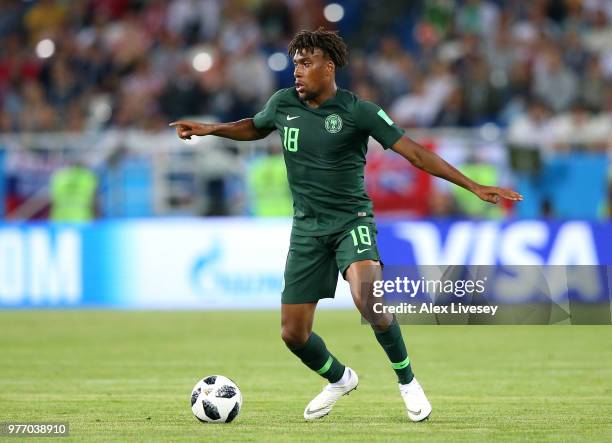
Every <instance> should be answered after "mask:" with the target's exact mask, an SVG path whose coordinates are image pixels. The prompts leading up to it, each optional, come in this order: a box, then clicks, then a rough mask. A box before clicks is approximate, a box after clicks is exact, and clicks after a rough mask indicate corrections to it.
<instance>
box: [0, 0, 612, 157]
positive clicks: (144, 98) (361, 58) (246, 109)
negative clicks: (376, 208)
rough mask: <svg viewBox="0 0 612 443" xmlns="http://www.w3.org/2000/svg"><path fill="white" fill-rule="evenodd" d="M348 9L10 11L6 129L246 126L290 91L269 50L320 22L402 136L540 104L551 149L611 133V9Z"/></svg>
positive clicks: (537, 4)
mask: <svg viewBox="0 0 612 443" xmlns="http://www.w3.org/2000/svg"><path fill="white" fill-rule="evenodd" d="M339 3H340V4H342V5H344V10H345V13H344V17H343V19H342V20H340V21H339V22H338V23H330V22H329V21H327V20H326V19H325V17H324V16H323V13H322V11H323V9H324V6H325V3H324V2H322V1H320V0H304V1H301V0H242V1H241V0H223V1H222V0H170V1H163V0H81V1H68V0H39V1H18V0H12V1H11V0H7V1H3V2H1V3H0V104H1V107H0V109H1V111H0V130H2V131H4V132H7V131H24V130H31V131H54V130H68V131H81V130H84V129H99V128H104V127H108V126H115V127H137V128H143V129H160V128H163V127H165V125H166V123H167V122H168V121H169V120H171V119H175V118H178V117H182V116H186V115H204V114H205V115H214V116H216V117H218V118H219V119H221V120H234V119H238V118H241V117H248V116H251V115H253V114H254V113H255V112H257V110H259V108H260V107H261V105H262V104H263V103H264V102H265V100H266V99H267V98H268V97H269V96H270V94H271V93H272V92H273V91H274V90H275V89H277V88H280V87H287V86H291V69H292V64H291V63H286V65H284V64H283V62H282V60H281V61H280V68H279V67H278V66H276V67H275V69H276V71H274V70H273V69H270V66H269V63H274V61H271V59H270V58H269V56H270V55H271V54H273V53H275V52H277V51H283V50H284V48H286V45H287V43H288V41H289V40H290V38H291V37H292V35H293V34H294V32H295V31H296V30H299V29H302V28H310V29H312V28H316V27H317V26H319V25H323V26H326V27H328V28H339V29H340V31H341V32H342V35H343V36H344V37H345V38H346V40H347V42H348V43H349V45H350V49H351V63H350V66H349V67H348V68H347V69H346V70H345V72H342V73H341V74H340V79H339V80H340V81H339V83H340V85H341V86H343V87H347V88H350V89H352V90H354V91H356V92H357V93H358V94H359V95H361V96H363V97H365V98H369V99H371V100H373V101H375V102H378V103H379V104H380V105H381V106H383V107H385V108H387V109H388V110H389V112H390V114H392V116H393V117H394V118H395V119H396V120H397V121H398V123H399V124H400V125H402V126H405V127H415V126H416V127H432V126H433V127H436V126H475V125H480V124H483V123H485V122H495V123H497V124H500V125H502V126H506V125H509V124H510V123H511V122H512V121H513V120H514V119H516V118H517V117H518V116H523V117H525V116H527V115H530V112H529V111H528V109H531V106H530V105H531V104H534V103H536V102H537V106H538V108H539V109H540V111H536V112H540V113H541V114H542V115H541V117H542V118H543V119H544V120H546V121H548V120H549V118H550V117H551V116H553V115H558V116H560V118H559V121H557V122H555V123H554V124H553V125H552V127H551V128H550V129H547V130H546V132H547V133H548V132H550V135H551V137H552V139H553V140H552V141H551V145H550V146H552V147H554V146H555V145H557V144H559V143H561V144H563V143H566V142H567V138H566V135H567V133H568V132H571V133H572V134H576V133H577V132H578V133H580V132H589V133H590V132H591V131H590V129H584V130H582V128H586V127H587V126H588V125H593V127H595V128H596V131H595V132H596V133H598V134H600V133H602V132H603V130H604V129H605V128H604V127H605V126H606V125H609V124H610V123H609V121H603V118H602V121H598V122H590V119H591V118H593V116H594V115H604V114H607V115H606V117H605V118H606V119H607V120H609V118H610V117H609V116H610V113H611V112H612V86H611V84H612V82H611V81H610V80H611V79H612V2H610V1H608V0H534V1H529V2H526V1H517V0H507V1H501V0H500V1H487V0H463V1H461V0H428V1H415V2H402V1H385V8H382V9H384V10H385V11H384V12H386V14H381V11H380V9H381V8H380V2H378V1H373V0H353V1H345V2H339ZM402 3H404V4H406V6H403V5H402ZM408 4H409V6H408ZM364 34H365V37H364ZM198 54H199V55H200V57H199V58H198V57H197V56H198ZM287 61H289V60H287ZM276 64H277V65H278V64H279V62H278V59H276ZM285 66H286V67H285ZM194 67H195V68H194ZM198 69H199V70H198ZM534 106H535V105H534ZM579 114H580V115H579ZM587 120H588V121H587ZM537 124H538V125H542V122H541V121H538V122H537ZM585 125H587V126H585ZM577 126H578V127H580V128H579V130H578V131H573V129H574V128H575V127H577ZM589 128H590V126H589ZM607 129H608V130H609V127H608V128H607ZM591 137H592V138H593V140H587V141H586V142H585V143H584V144H586V145H589V146H590V145H591V144H592V143H591V142H593V141H595V142H601V135H599V136H597V137H596V136H594V135H592V136H591ZM581 143H582V142H581Z"/></svg>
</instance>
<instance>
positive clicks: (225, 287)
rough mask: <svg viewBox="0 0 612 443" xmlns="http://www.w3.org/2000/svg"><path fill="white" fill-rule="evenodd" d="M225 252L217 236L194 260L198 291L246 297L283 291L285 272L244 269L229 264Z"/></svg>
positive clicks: (206, 294)
mask: <svg viewBox="0 0 612 443" xmlns="http://www.w3.org/2000/svg"><path fill="white" fill-rule="evenodd" d="M224 255H225V253H224V250H223V247H222V243H221V242H220V241H219V240H215V241H213V243H212V246H211V248H210V249H209V250H208V251H206V252H205V253H203V254H202V255H200V256H199V257H198V258H197V259H196V260H195V262H194V264H193V267H192V269H191V278H190V280H191V286H192V289H193V291H194V292H195V293H196V294H198V295H200V296H202V297H207V298H208V297H210V298H214V297H220V296H228V295H229V296H232V297H240V298H246V297H249V296H266V295H278V294H280V291H281V287H282V272H279V271H277V272H266V271H255V270H252V269H241V268H240V267H237V266H231V265H229V264H226V260H224ZM230 261H231V260H228V261H227V262H228V263H229V262H230Z"/></svg>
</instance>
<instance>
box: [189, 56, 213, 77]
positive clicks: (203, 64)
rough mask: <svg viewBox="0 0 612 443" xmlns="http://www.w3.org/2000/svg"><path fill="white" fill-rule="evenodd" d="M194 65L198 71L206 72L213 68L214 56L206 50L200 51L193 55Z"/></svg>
mask: <svg viewBox="0 0 612 443" xmlns="http://www.w3.org/2000/svg"><path fill="white" fill-rule="evenodd" d="M192 65H193V69H195V70H196V71H198V72H206V71H208V70H209V69H210V68H212V65H213V57H212V55H210V53H208V52H205V51H203V52H198V53H197V54H196V55H195V56H194V57H193V62H192Z"/></svg>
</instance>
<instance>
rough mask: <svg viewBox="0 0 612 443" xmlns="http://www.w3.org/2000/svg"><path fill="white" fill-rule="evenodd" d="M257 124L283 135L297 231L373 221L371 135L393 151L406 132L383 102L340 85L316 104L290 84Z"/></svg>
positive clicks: (311, 231)
mask: <svg viewBox="0 0 612 443" xmlns="http://www.w3.org/2000/svg"><path fill="white" fill-rule="evenodd" d="M254 124H255V127H257V128H258V129H277V130H278V132H279V134H280V136H281V140H282V142H283V147H284V150H283V152H284V158H285V165H286V166H287V179H288V181H289V187H290V188H291V194H292V196H293V212H294V217H293V232H294V233H295V234H298V235H328V234H332V233H335V232H339V231H342V230H344V229H346V228H347V227H349V226H351V225H354V224H356V223H361V222H363V223H368V222H373V220H374V217H373V214H372V201H371V200H370V198H369V197H368V195H367V193H366V191H365V184H364V166H365V160H366V152H367V149H368V147H367V144H368V137H369V136H370V135H371V136H372V137H374V138H375V139H376V140H377V141H378V142H379V143H380V144H381V145H382V146H383V148H385V149H387V148H390V147H391V146H392V145H393V144H395V142H396V141H397V140H398V139H399V138H400V137H401V136H402V134H403V130H401V129H400V128H398V127H397V125H395V124H394V123H393V121H392V120H391V119H390V118H389V117H388V116H387V114H385V112H384V111H383V110H382V109H381V108H380V107H379V106H377V105H375V104H374V103H371V102H368V101H364V100H361V99H359V97H357V96H356V95H355V94H353V93H352V92H350V91H347V90H344V89H338V90H337V92H336V95H335V96H334V97H332V98H330V99H329V100H327V101H325V102H324V103H322V104H321V105H320V106H319V107H318V108H310V107H309V106H308V105H307V104H306V103H304V102H303V101H302V100H300V99H299V97H298V95H297V91H296V90H295V88H287V89H281V90H280V91H278V92H276V93H275V94H274V95H273V96H272V97H271V98H270V99H269V100H268V103H266V105H265V107H264V109H263V110H262V111H260V112H259V113H257V115H255V117H254Z"/></svg>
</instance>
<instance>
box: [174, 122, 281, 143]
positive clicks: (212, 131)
mask: <svg viewBox="0 0 612 443" xmlns="http://www.w3.org/2000/svg"><path fill="white" fill-rule="evenodd" d="M169 126H171V127H173V128H176V133H177V135H178V136H179V137H180V138H182V139H183V140H191V136H193V135H199V136H204V135H216V136H218V137H224V138H230V139H232V140H260V139H262V138H265V137H266V136H267V135H268V134H269V133H270V132H272V130H271V129H257V128H256V127H255V124H254V123H253V119H252V118H245V119H243V120H238V121H237V122H231V123H199V122H194V121H189V120H178V121H175V122H172V123H170V125H169Z"/></svg>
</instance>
